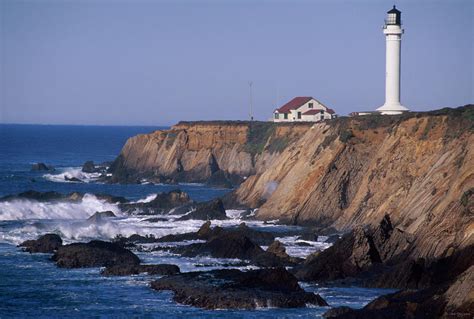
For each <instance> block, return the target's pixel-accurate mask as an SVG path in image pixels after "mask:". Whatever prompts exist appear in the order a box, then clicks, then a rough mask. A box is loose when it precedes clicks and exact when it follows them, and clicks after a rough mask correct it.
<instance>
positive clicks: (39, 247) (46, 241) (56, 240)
mask: <svg viewBox="0 0 474 319" xmlns="http://www.w3.org/2000/svg"><path fill="white" fill-rule="evenodd" d="M62 244H63V240H62V239H61V237H59V236H58V235H56V234H46V235H43V236H40V237H39V238H38V239H36V240H27V241H24V242H23V243H21V244H20V245H19V247H23V250H24V251H27V252H29V253H53V252H55V251H56V250H57V249H58V248H59V247H61V246H62Z"/></svg>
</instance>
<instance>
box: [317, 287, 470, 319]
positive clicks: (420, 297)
mask: <svg viewBox="0 0 474 319" xmlns="http://www.w3.org/2000/svg"><path fill="white" fill-rule="evenodd" d="M444 306H445V301H444V300H443V298H442V291H441V290H438V289H426V290H421V291H414V290H411V291H400V292H396V293H393V294H389V295H385V296H381V297H379V298H377V299H375V300H374V301H372V302H371V303H369V304H368V305H367V306H365V307H364V308H362V309H358V310H356V309H350V310H349V309H340V308H336V309H335V310H332V312H329V314H327V315H325V317H326V318H334V319H379V318H383V319H399V318H426V319H429V318H441V317H442V315H443V309H444ZM471 314H472V313H471ZM329 315H330V316H329ZM465 315H467V313H465ZM445 318H469V316H452V317H449V316H448V317H445Z"/></svg>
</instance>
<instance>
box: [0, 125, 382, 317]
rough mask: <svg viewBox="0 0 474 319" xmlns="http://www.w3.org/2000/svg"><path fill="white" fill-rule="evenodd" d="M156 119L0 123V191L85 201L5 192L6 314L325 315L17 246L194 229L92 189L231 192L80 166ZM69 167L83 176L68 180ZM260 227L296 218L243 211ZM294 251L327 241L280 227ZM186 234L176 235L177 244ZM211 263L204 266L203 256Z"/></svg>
mask: <svg viewBox="0 0 474 319" xmlns="http://www.w3.org/2000/svg"><path fill="white" fill-rule="evenodd" d="M156 129H160V128H159V127H138V126H137V127H132V126H129V127H119V126H117V127H114V126H61V125H13V124H11V125H10V124H3V125H0V197H3V196H7V195H11V194H18V193H20V192H25V191H28V190H35V191H40V192H45V191H55V192H59V193H63V194H68V193H71V192H81V193H86V194H87V195H85V196H84V198H83V199H82V200H81V201H80V202H75V203H68V202H41V203H40V202H35V201H31V200H8V201H1V202H0V318H10V317H17V318H40V317H48V318H64V317H72V318H76V317H77V318H82V317H104V318H107V317H111V318H129V317H140V318H141V317H144V318H184V317H186V318H319V317H321V315H322V313H324V312H325V311H327V309H328V308H327V307H323V308H302V309H273V308H265V309H258V310H254V311H240V310H216V311H208V310H202V309H198V308H194V307H190V306H183V305H179V304H177V303H175V302H174V301H173V300H172V294H171V293H170V292H157V291H154V290H152V289H151V288H150V287H149V282H150V280H151V278H150V276H145V275H137V276H124V277H104V276H101V275H100V269H98V268H87V269H61V268H58V267H56V266H55V265H54V263H53V262H51V261H50V260H49V258H50V255H48V254H29V253H25V252H22V251H21V250H20V249H19V248H17V247H16V246H17V245H18V244H20V243H21V242H23V241H24V240H27V239H36V238H37V237H38V236H40V235H42V234H45V233H49V232H54V233H57V234H59V235H60V236H61V237H62V238H63V240H64V241H65V242H66V243H71V242H79V241H89V240H92V239H102V240H111V239H113V238H114V237H116V236H118V235H122V236H129V235H132V234H141V235H149V234H153V235H155V236H156V237H159V236H163V235H167V234H176V233H185V232H190V231H196V230H197V229H199V227H200V226H201V224H202V221H198V220H189V221H179V222H178V221H175V220H174V219H173V216H167V217H166V218H165V219H164V220H163V221H159V222H154V223H151V222H149V221H146V220H145V218H143V217H139V216H129V215H126V214H124V213H123V212H121V211H120V208H119V207H118V206H117V205H116V204H111V203H108V202H105V201H103V200H100V199H98V198H97V197H96V196H95V195H94V194H99V193H104V194H110V195H115V196H123V197H126V198H127V199H129V200H131V201H142V202H143V201H150V200H152V199H153V198H154V197H155V195H156V194H157V193H160V192H168V191H170V190H173V189H177V188H179V189H181V190H183V191H185V192H186V193H188V194H189V195H190V197H191V198H192V199H193V200H195V201H206V200H210V199H213V198H216V197H219V196H222V195H224V194H225V193H226V192H228V191H229V190H228V189H218V188H210V187H207V186H205V185H200V184H179V185H164V184H158V185H156V184H149V183H142V184H127V185H118V184H104V183H101V182H99V181H98V180H97V177H98V176H97V174H94V173H90V174H88V173H83V172H82V171H81V166H82V164H83V163H84V162H85V161H88V160H92V161H94V162H95V163H102V162H110V161H113V160H114V158H115V157H116V156H117V155H118V154H119V152H120V150H121V148H122V146H123V145H124V143H125V141H126V140H127V138H129V137H131V136H134V135H136V134H141V133H148V132H151V131H153V130H156ZM38 162H42V163H45V164H47V165H51V166H53V167H54V168H55V170H54V171H52V172H49V171H48V172H46V171H31V166H32V164H34V163H38ZM65 177H69V178H71V177H76V178H78V179H80V180H82V181H84V182H83V183H79V182H70V181H69V182H68V181H66V179H65ZM105 210H110V211H113V212H114V213H115V214H116V215H117V217H116V218H112V219H111V220H110V221H107V222H105V223H100V224H94V223H90V222H87V221H86V219H87V218H88V217H90V216H91V215H92V214H94V213H95V212H96V211H105ZM240 213H241V211H237V210H229V211H227V215H228V216H229V217H230V219H229V220H224V221H212V223H213V225H221V226H225V227H228V226H236V225H239V224H240V223H241V222H242V220H241V219H240ZM246 223H247V224H248V225H249V226H250V227H253V228H258V229H265V228H267V229H269V228H271V230H272V231H274V232H278V231H280V230H281V231H282V232H283V231H287V230H289V229H293V228H296V226H282V225H276V224H272V223H263V222H260V221H246ZM280 240H281V241H282V242H283V243H284V244H285V245H286V248H287V252H288V253H289V254H290V255H292V256H295V257H305V256H307V255H309V254H310V253H312V252H315V251H318V250H321V249H325V248H327V247H328V244H326V243H324V242H319V241H314V242H311V241H309V242H308V241H307V242H306V244H305V245H304V246H302V245H298V244H297V242H298V240H297V238H296V237H290V236H287V237H285V236H282V237H281V238H280ZM179 244H180V243H176V245H179ZM137 255H138V256H139V257H140V259H141V260H142V261H143V262H145V263H172V264H176V265H178V266H179V267H180V268H181V271H183V272H185V271H196V270H208V269H219V268H223V267H228V265H229V264H232V263H234V264H235V268H240V269H243V270H245V269H248V268H250V267H251V266H241V265H240V264H238V260H224V259H214V258H210V257H195V258H184V257H180V256H176V255H173V254H170V253H166V252H163V251H153V252H137ZM203 265H204V266H203ZM301 285H302V287H304V289H306V290H308V291H314V292H317V293H319V294H320V295H321V296H322V297H323V298H324V299H325V300H326V301H327V302H328V303H329V304H330V306H341V305H345V306H350V307H354V308H360V307H363V306H364V305H365V304H367V303H368V302H370V301H371V300H373V299H374V298H376V297H377V296H379V295H382V294H385V293H387V292H390V290H384V289H365V288H358V287H332V286H331V287H323V286H319V285H315V284H310V283H301Z"/></svg>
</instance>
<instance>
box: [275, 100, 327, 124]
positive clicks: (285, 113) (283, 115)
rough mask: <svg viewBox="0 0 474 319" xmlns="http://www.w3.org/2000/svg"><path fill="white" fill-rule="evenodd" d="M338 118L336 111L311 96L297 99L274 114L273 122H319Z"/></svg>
mask: <svg viewBox="0 0 474 319" xmlns="http://www.w3.org/2000/svg"><path fill="white" fill-rule="evenodd" d="M333 118H336V113H335V112H334V110H332V109H330V108H328V107H327V106H325V105H324V104H322V103H321V102H319V101H318V100H316V99H314V98H312V97H310V96H299V97H295V98H294V99H293V100H291V101H290V102H288V103H286V104H285V105H283V106H282V107H280V108H279V109H276V110H275V111H274V112H273V122H318V121H322V120H330V119H333Z"/></svg>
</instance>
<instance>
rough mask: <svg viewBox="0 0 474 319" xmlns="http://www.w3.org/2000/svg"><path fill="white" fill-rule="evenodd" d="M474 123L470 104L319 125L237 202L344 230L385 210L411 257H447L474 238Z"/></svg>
mask: <svg viewBox="0 0 474 319" xmlns="http://www.w3.org/2000/svg"><path fill="white" fill-rule="evenodd" d="M473 123H474V107H473V106H467V107H464V108H459V109H456V110H450V111H447V110H444V111H439V112H432V113H418V114H406V115H403V116H396V117H383V116H367V117H359V118H348V119H339V120H338V121H335V122H332V123H321V124H315V125H314V126H313V127H312V128H311V129H309V130H308V131H307V133H306V134H305V135H303V136H302V137H301V138H300V139H299V140H298V141H297V142H295V143H293V144H292V145H290V146H288V147H287V148H286V149H285V150H284V151H283V152H282V153H281V154H280V155H279V156H278V158H276V159H275V160H274V161H273V163H272V165H271V167H269V168H268V169H266V170H264V171H261V172H257V173H256V174H255V175H253V176H251V177H249V178H248V179H247V180H246V181H245V182H244V183H243V184H242V185H241V186H240V187H239V188H238V189H237V190H236V191H235V192H234V193H233V194H232V196H233V201H234V202H237V203H241V204H245V205H248V206H251V207H259V209H258V212H257V217H258V218H260V219H265V220H272V219H279V220H280V221H283V222H288V223H293V224H312V225H318V226H324V227H332V228H335V229H337V230H340V231H346V230H349V229H351V228H353V227H355V226H359V225H376V224H377V223H379V222H380V221H381V220H382V218H383V217H384V216H385V215H386V214H387V215H389V216H390V218H391V220H392V222H393V224H394V225H395V227H396V228H397V229H398V230H399V231H401V232H404V233H405V235H406V238H407V241H410V242H409V243H408V244H407V247H406V249H412V250H413V251H412V252H411V255H412V256H414V257H439V256H444V255H446V254H450V253H452V251H453V250H454V249H455V248H459V247H464V246H467V245H469V244H472V243H473V241H474V217H473V206H474V204H473V202H474V197H473V194H472V193H473V187H474V158H473V157H474V153H473V152H474V136H473V130H474V124H473ZM262 198H263V199H264V200H265V202H264V203H263V204H262Z"/></svg>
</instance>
